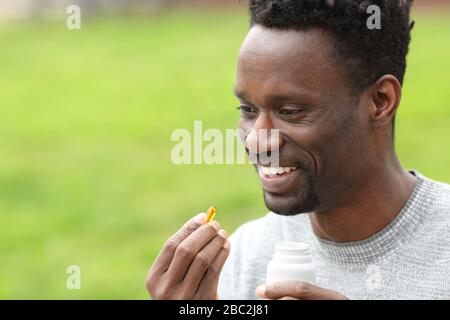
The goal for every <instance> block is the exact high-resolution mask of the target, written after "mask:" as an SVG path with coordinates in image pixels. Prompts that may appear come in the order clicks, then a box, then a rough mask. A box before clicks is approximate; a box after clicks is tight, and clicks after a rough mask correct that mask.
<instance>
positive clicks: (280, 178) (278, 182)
mask: <svg viewBox="0 0 450 320" xmlns="http://www.w3.org/2000/svg"><path fill="white" fill-rule="evenodd" d="M280 167H281V166H280ZM257 168H258V175H259V180H260V181H261V185H262V187H263V189H264V190H265V191H267V192H270V193H274V194H283V193H287V192H289V191H290V190H291V189H292V187H293V186H294V185H295V183H296V182H297V180H298V177H299V174H300V169H299V168H297V169H296V170H294V171H291V172H288V173H283V174H282V175H274V176H266V175H264V174H263V173H262V170H261V166H259V165H258V166H257Z"/></svg>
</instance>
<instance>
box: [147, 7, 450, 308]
mask: <svg viewBox="0 0 450 320" xmlns="http://www.w3.org/2000/svg"><path fill="white" fill-rule="evenodd" d="M372 4H375V5H377V6H378V7H379V8H380V12H381V28H380V29H376V28H375V29H373V28H368V24H367V19H368V17H369V16H370V15H369V14H368V13H367V12H368V10H367V9H368V6H369V5H372ZM410 6H411V1H408V0H403V1H402V0H379V1H375V0H373V1H362V0H345V1H344V0H342V1H334V0H328V1H326V0H284V1H281V0H280V1H276V0H250V1H249V11H250V16H251V28H250V31H249V33H248V35H247V37H246V39H245V41H244V43H243V44H242V47H241V51H240V53H239V59H238V69H237V81H236V86H235V93H236V95H237V97H238V98H239V100H240V103H241V104H240V110H241V118H240V124H239V126H240V128H241V129H242V130H243V132H244V133H245V136H244V137H243V138H244V140H245V146H246V148H247V150H248V152H249V153H254V154H262V153H264V152H267V153H272V152H278V153H279V161H280V164H279V167H278V168H269V167H267V166H265V165H264V164H260V163H258V164H257V165H255V167H256V170H257V172H258V174H259V177H260V180H261V184H262V188H263V191H264V200H265V203H266V206H267V207H268V208H269V209H270V210H271V212H270V213H269V214H267V215H266V216H265V217H263V218H261V219H258V220H255V221H251V222H248V223H246V224H245V225H243V226H241V227H240V228H239V229H238V230H237V231H236V232H235V233H234V234H233V236H232V237H230V240H226V238H227V237H226V233H225V232H224V231H222V230H221V229H220V226H219V224H218V223H217V222H213V223H210V224H205V223H204V222H205V221H204V220H205V217H204V215H203V214H201V215H199V216H198V217H197V218H195V219H193V220H191V221H189V222H188V223H187V224H186V225H185V226H184V227H183V228H182V229H181V230H180V231H179V232H178V233H177V234H175V235H174V236H173V237H172V238H171V239H170V240H169V241H168V242H167V244H166V245H165V247H164V248H163V250H162V252H161V254H160V256H159V257H158V259H157V260H156V261H155V263H154V265H153V267H152V268H151V270H150V272H149V277H148V279H147V288H148V290H149V292H150V294H151V296H152V297H153V298H156V299H184V298H187V299H213V298H217V297H220V298H224V299H254V298H257V297H259V298H268V299H434V298H450V186H449V185H446V184H443V183H439V182H435V181H432V180H430V179H428V178H426V177H424V176H422V175H421V174H420V173H418V172H416V171H410V172H408V171H405V170H404V169H403V168H402V167H401V165H400V163H399V161H398V159H397V156H396V153H395V149H394V122H395V114H396V112H397V108H398V106H399V103H400V98H401V93H402V83H403V78H404V74H405V69H406V55H407V52H408V46H409V41H410V30H411V28H412V23H410V20H409V12H410ZM262 129H266V130H271V129H279V139H269V140H268V145H267V148H265V149H264V150H263V149H262V148H261V147H260V146H261V145H262V144H261V143H260V142H261V141H259V140H258V137H259V135H258V132H259V131H260V130H262ZM228 241H230V242H228ZM280 241H296V242H305V243H309V244H310V245H311V248H312V257H313V262H314V264H315V266H316V272H317V279H316V284H315V285H312V284H309V283H304V282H300V281H289V282H279V283H271V284H267V285H265V286H260V285H262V284H264V282H265V273H266V265H267V263H268V261H269V260H270V259H271V256H272V254H273V251H274V246H275V244H276V243H277V242H280ZM228 255H229V256H228ZM227 257H228V258H227ZM222 268H223V270H222Z"/></svg>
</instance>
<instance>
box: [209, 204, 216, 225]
mask: <svg viewBox="0 0 450 320" xmlns="http://www.w3.org/2000/svg"><path fill="white" fill-rule="evenodd" d="M216 213H217V208H216V207H210V208H209V209H208V211H207V212H206V222H211V221H213V219H214V217H215V216H216Z"/></svg>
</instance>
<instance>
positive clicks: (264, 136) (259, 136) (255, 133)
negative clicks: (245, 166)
mask: <svg viewBox="0 0 450 320" xmlns="http://www.w3.org/2000/svg"><path fill="white" fill-rule="evenodd" d="M245 147H246V148H247V149H248V150H249V152H250V153H268V152H278V151H279V149H280V147H281V141H280V134H279V130H278V129H275V128H274V127H273V124H272V122H271V120H270V119H268V117H267V116H262V115H260V116H259V118H258V120H256V122H255V125H254V126H253V128H252V129H251V131H250V132H249V133H248V135H247V137H246V138H245Z"/></svg>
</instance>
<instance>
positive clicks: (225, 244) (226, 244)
mask: <svg viewBox="0 0 450 320" xmlns="http://www.w3.org/2000/svg"><path fill="white" fill-rule="evenodd" d="M229 247H230V242H229V241H228V240H227V241H225V243H224V244H223V248H224V249H228V248H229Z"/></svg>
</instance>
